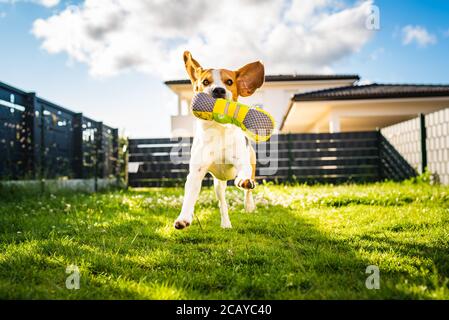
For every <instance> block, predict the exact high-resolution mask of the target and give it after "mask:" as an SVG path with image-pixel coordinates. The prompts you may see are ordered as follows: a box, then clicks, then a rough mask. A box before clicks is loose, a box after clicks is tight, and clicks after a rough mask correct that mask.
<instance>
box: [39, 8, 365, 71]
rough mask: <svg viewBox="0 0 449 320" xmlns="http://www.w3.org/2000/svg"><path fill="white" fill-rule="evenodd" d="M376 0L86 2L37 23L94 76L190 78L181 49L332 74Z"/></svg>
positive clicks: (52, 44) (356, 45)
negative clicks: (351, 0)
mask: <svg viewBox="0 0 449 320" xmlns="http://www.w3.org/2000/svg"><path fill="white" fill-rule="evenodd" d="M371 5H372V0H367V1H363V2H357V3H356V4H353V5H350V6H345V5H343V2H340V1H336V0H318V1H311V0H307V1H306V0H293V1H288V0H246V1H237V0H227V1H221V2H215V1H209V0H197V1H170V2H166V1H162V0H155V1H145V0H135V1H129V0H86V1H85V2H84V3H83V4H81V5H77V6H70V7H68V8H66V9H65V10H63V11H62V12H59V13H57V14H55V15H53V16H51V17H49V18H48V19H38V20H36V21H35V22H34V24H33V29H32V32H33V34H34V35H35V36H36V37H37V38H39V39H41V40H42V48H43V49H45V50H47V51H48V52H49V53H53V54H54V53H67V54H68V55H69V57H70V58H71V59H73V60H75V61H78V62H81V63H85V64H87V65H88V66H89V70H90V73H91V74H92V75H94V76H109V75H114V74H117V73H119V72H122V71H126V70H138V71H141V72H147V73H151V74H156V75H159V76H161V77H163V78H174V77H182V78H185V77H186V74H185V71H184V65H183V61H182V52H183V51H184V50H190V51H191V52H192V54H193V56H194V57H196V58H197V60H198V61H199V62H200V63H202V64H203V65H204V66H206V67H225V68H237V67H239V66H241V65H243V64H245V63H248V62H250V61H253V60H262V61H263V62H264V63H265V66H266V69H267V73H271V74H273V73H293V72H298V73H307V72H326V71H329V70H331V67H332V65H333V64H334V63H335V62H337V61H339V60H340V59H342V58H343V57H346V56H348V55H351V54H352V53H354V52H357V51H358V50H360V49H361V48H362V47H363V46H364V45H365V44H366V43H367V42H368V41H369V39H370V38H371V36H372V34H373V32H372V31H370V30H367V29H366V28H365V21H366V19H367V16H368V14H369V13H370V10H369V9H370V6H371Z"/></svg>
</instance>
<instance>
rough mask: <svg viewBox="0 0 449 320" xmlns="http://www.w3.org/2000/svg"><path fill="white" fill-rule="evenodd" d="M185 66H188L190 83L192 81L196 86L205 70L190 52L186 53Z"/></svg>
mask: <svg viewBox="0 0 449 320" xmlns="http://www.w3.org/2000/svg"><path fill="white" fill-rule="evenodd" d="M184 64H185V66H186V70H187V74H188V75H189V78H190V81H192V84H194V83H195V81H196V80H197V79H198V77H199V75H200V74H201V72H202V71H203V68H202V67H201V65H200V64H199V63H198V61H196V60H195V59H193V57H192V54H191V53H190V52H189V51H184Z"/></svg>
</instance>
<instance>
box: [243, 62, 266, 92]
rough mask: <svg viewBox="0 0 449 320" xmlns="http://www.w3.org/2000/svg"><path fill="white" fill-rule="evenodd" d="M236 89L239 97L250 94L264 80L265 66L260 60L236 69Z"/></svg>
mask: <svg viewBox="0 0 449 320" xmlns="http://www.w3.org/2000/svg"><path fill="white" fill-rule="evenodd" d="M236 76H237V90H238V95H239V96H241V97H247V96H250V95H252V94H253V93H254V91H256V89H257V88H260V87H261V86H262V85H263V82H264V81H265V68H264V66H263V64H262V63H261V62H260V61H256V62H252V63H248V64H247V65H245V66H243V67H241V68H240V69H238V70H237V71H236Z"/></svg>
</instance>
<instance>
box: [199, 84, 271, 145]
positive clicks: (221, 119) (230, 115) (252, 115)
mask: <svg viewBox="0 0 449 320" xmlns="http://www.w3.org/2000/svg"><path fill="white" fill-rule="evenodd" d="M191 107H192V112H193V115H194V116H195V117H197V118H200V119H203V120H210V121H216V122H218V123H222V124H227V123H231V124H234V125H236V126H237V127H239V128H241V129H242V130H243V131H244V132H245V133H246V134H247V135H248V136H249V137H250V138H251V139H252V140H254V141H256V142H261V141H267V140H268V139H270V137H271V134H272V133H273V130H274V126H275V122H274V119H273V117H272V116H271V114H269V113H268V112H267V111H265V110H263V109H260V108H257V107H251V106H247V105H244V104H241V103H239V102H235V101H231V100H225V99H214V98H212V97H211V96H209V95H208V94H206V93H204V92H201V93H197V94H195V95H194V96H193V99H192V106H191Z"/></svg>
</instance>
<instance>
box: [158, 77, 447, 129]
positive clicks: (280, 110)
mask: <svg viewBox="0 0 449 320" xmlns="http://www.w3.org/2000/svg"><path fill="white" fill-rule="evenodd" d="M359 80H360V78H359V76H358V75H267V76H266V77H265V83H264V85H263V86H262V87H261V88H260V89H258V90H257V91H256V93H255V94H254V95H252V96H250V97H247V98H241V99H239V100H240V101H241V102H242V103H245V104H249V105H257V106H260V107H262V108H264V109H266V110H267V111H269V112H270V113H271V114H272V115H273V116H274V118H275V120H276V124H277V128H278V129H279V130H280V131H281V132H285V133H287V132H292V133H299V132H305V133H307V132H308V133H313V132H314V133H317V132H341V131H365V130H374V129H376V128H382V127H385V126H388V125H391V124H394V123H398V122H401V121H404V120H408V119H411V118H414V117H416V115H417V114H419V113H429V112H433V111H436V110H440V109H444V108H447V107H449V85H385V84H370V85H357V82H358V81H359ZM165 84H166V85H167V86H168V87H169V88H170V89H171V90H172V91H173V92H174V93H175V94H176V95H177V96H178V112H177V114H176V115H174V116H172V118H171V132H172V136H192V135H193V132H194V123H195V121H194V117H193V116H192V115H191V114H190V109H189V105H190V101H191V99H192V95H193V92H192V85H191V83H190V80H171V81H166V82H165Z"/></svg>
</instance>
